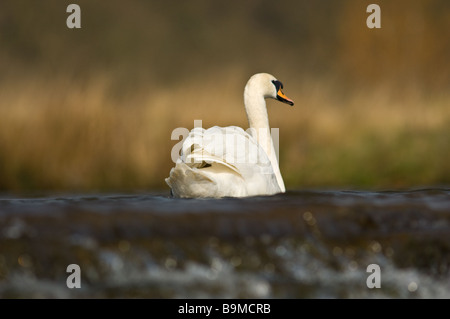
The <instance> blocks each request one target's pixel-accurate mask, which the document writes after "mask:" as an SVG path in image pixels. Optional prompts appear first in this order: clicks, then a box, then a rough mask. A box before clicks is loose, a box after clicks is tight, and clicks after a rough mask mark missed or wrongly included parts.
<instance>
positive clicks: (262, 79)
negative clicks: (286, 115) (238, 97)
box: [244, 73, 294, 106]
mask: <svg viewBox="0 0 450 319" xmlns="http://www.w3.org/2000/svg"><path fill="white" fill-rule="evenodd" d="M250 92H253V93H256V94H258V95H262V96H263V97H264V98H271V99H275V100H278V101H280V102H283V103H286V104H289V105H291V106H292V105H294V101H292V100H291V99H289V98H288V97H287V96H286V95H285V94H284V93H283V83H281V82H280V81H278V80H277V79H276V78H275V77H274V76H273V75H271V74H268V73H257V74H255V75H253V76H252V77H251V78H250V79H249V80H248V82H247V85H246V86H245V91H244V94H245V95H249V94H251V93H250Z"/></svg>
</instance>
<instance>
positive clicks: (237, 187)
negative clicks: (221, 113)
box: [167, 126, 280, 197]
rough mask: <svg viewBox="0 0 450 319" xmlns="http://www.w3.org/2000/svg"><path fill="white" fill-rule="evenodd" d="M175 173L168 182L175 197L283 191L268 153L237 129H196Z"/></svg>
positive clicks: (237, 195) (185, 142)
mask: <svg viewBox="0 0 450 319" xmlns="http://www.w3.org/2000/svg"><path fill="white" fill-rule="evenodd" d="M181 164H183V165H181ZM172 170H173V172H172V171H171V174H170V178H169V180H168V181H167V183H168V184H169V186H170V187H171V188H172V192H173V193H174V194H175V195H177V194H178V195H180V194H181V195H180V196H178V197H199V196H203V197H222V196H236V197H240V196H251V195H260V194H274V193H277V192H279V191H280V189H279V187H278V184H277V181H276V176H275V175H274V172H273V168H272V166H271V163H270V160H269V158H268V157H267V154H266V153H265V152H264V150H263V149H262V148H261V146H260V145H259V144H258V143H257V142H256V140H255V139H254V138H253V137H252V136H251V135H249V134H248V133H247V132H245V131H244V130H243V129H242V128H240V127H236V126H229V127H218V126H215V127H212V128H210V129H207V130H205V129H203V128H195V129H193V130H192V131H191V132H190V133H189V135H188V137H187V138H186V140H185V141H184V143H183V147H182V152H181V156H180V158H179V160H178V161H177V165H176V167H175V168H174V169H172ZM177 170H179V172H177ZM191 174H194V175H196V176H191ZM171 181H172V182H171ZM175 184H180V186H179V187H178V186H176V185H175ZM186 184H189V186H187V185H186ZM208 184H209V185H208ZM172 185H173V186H172ZM183 194H184V195H183Z"/></svg>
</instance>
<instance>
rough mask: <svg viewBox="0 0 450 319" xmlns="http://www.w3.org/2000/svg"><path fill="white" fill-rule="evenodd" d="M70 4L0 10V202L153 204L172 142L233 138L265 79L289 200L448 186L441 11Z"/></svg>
mask: <svg viewBox="0 0 450 319" xmlns="http://www.w3.org/2000/svg"><path fill="white" fill-rule="evenodd" d="M69 3H71V2H70V1H56V0H43V1H39V2H30V1H12V0H6V1H3V2H2V3H1V4H0V48H1V49H0V191H6V192H22V191H36V190H43V191H46V190H62V191H116V190H121V191H133V190H151V189H163V190H164V189H168V188H167V187H166V186H165V183H164V178H165V177H167V175H168V172H169V170H170V168H171V167H172V165H173V163H172V162H171V157H170V152H171V148H172V147H173V146H174V145H175V144H176V143H177V142H178V141H172V140H171V139H170V136H171V132H172V130H173V129H175V128H176V127H186V128H189V129H190V128H192V127H193V124H194V120H195V119H201V120H203V125H204V126H205V127H209V126H212V125H222V126H224V125H239V126H242V127H244V128H247V122H246V117H245V113H244V110H243V101H242V93H243V88H244V85H245V82H246V81H247V79H248V78H249V76H250V75H252V74H253V73H256V72H270V73H272V74H274V75H275V76H277V77H278V78H279V79H280V80H281V81H282V82H283V83H284V86H285V93H286V94H287V95H288V96H289V97H290V98H292V99H293V100H294V101H295V102H296V104H295V106H294V107H292V108H290V107H288V106H285V105H281V104H279V103H277V102H275V101H269V103H268V106H269V116H270V122H271V125H272V126H273V127H278V128H280V163H281V171H282V174H283V177H284V179H285V182H286V185H287V188H288V189H295V188H309V187H315V188H335V187H345V188H365V189H367V188H394V187H395V188H407V187H421V186H427V185H443V184H450V161H449V159H450V90H449V89H448V88H449V87H450V61H449V59H448V57H449V56H450V42H449V41H448V30H450V3H449V2H448V1H447V0H418V1H413V2H411V1H406V0H405V1H403V0H402V1H385V0H383V1H376V3H378V4H379V5H380V7H381V17H382V28H381V29H378V30H375V29H368V28H367V27H366V24H365V19H366V17H367V15H368V14H367V13H366V6H367V4H368V3H365V2H362V1H359V0H345V1H324V0H322V1H314V2H312V1H306V0H304V1H298V0H295V1H294V0H292V1H287V0H286V1H279V2H277V3H276V4H274V3H273V1H246V2H243V1H226V2H225V1H214V2H212V1H206V0H196V1H183V2H177V3H171V4H168V3H165V2H160V1H144V0H142V1H138V0H134V1H126V2H124V1H119V0H115V1H108V3H100V2H98V3H97V2H92V1H87V0H85V1H77V3H78V4H79V5H80V7H81V10H82V28H81V29H79V30H70V29H68V28H67V27H66V24H65V22H66V21H65V20H66V17H67V16H68V14H67V13H66V7H67V5H68V4H69Z"/></svg>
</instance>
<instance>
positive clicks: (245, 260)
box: [0, 188, 450, 298]
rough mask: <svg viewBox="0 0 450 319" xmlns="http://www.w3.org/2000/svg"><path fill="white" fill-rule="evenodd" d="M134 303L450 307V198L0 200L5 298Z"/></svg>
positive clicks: (326, 194) (414, 193)
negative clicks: (444, 301) (411, 302)
mask: <svg viewBox="0 0 450 319" xmlns="http://www.w3.org/2000/svg"><path fill="white" fill-rule="evenodd" d="M70 264H77V265H79V266H80V270H81V274H80V282H81V288H79V289H77V288H73V289H69V288H68V287H67V285H66V281H67V278H68V277H69V276H70V275H71V274H72V273H71V272H67V271H66V269H67V266H68V265H70ZM371 264H376V265H378V266H379V267H380V271H379V272H376V271H375V272H373V273H372V271H373V270H371V271H370V272H368V271H367V267H368V266H369V265H371ZM378 275H379V276H378ZM369 276H371V277H370V278H369V279H370V280H369V283H375V282H376V279H377V278H379V279H380V285H381V288H372V289H371V288H368V286H367V281H368V277H369ZM376 276H378V277H376ZM71 278H72V279H73V277H71ZM132 297H133V298H134V297H138V298H450V189H446V188H439V189H437V188H436V189H421V190H409V191H385V192H358V191H290V192H288V193H286V194H281V195H276V196H270V197H254V198H247V199H232V198H228V199H221V200H205V199H203V200H202V199H190V200H186V199H172V198H169V197H168V196H167V194H166V193H164V194H160V193H152V194H108V195H105V194H102V195H63V196H42V197H33V198H17V197H7V196H3V197H0V298H132Z"/></svg>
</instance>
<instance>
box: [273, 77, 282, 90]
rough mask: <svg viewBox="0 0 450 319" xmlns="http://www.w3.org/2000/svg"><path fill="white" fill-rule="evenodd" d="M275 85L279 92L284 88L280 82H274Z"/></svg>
mask: <svg viewBox="0 0 450 319" xmlns="http://www.w3.org/2000/svg"><path fill="white" fill-rule="evenodd" d="M272 83H273V85H275V88H276V89H277V92H278V91H279V90H280V89H282V88H283V83H281V82H280V81H278V80H273V81H272Z"/></svg>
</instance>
